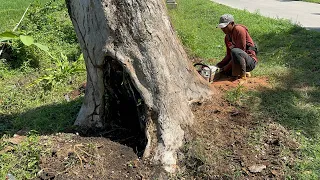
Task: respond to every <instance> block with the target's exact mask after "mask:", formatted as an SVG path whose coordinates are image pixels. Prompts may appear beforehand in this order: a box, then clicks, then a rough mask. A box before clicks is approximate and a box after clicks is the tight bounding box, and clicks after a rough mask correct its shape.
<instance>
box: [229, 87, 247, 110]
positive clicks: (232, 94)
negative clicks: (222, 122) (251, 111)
mask: <svg viewBox="0 0 320 180" xmlns="http://www.w3.org/2000/svg"><path fill="white" fill-rule="evenodd" d="M244 88H245V87H244V86H243V85H238V86H237V87H236V88H234V89H231V90H229V91H227V92H226V94H225V98H226V100H227V101H229V103H231V104H233V105H238V106H241V105H242V104H243V103H242V101H243V99H244V97H245V89H244Z"/></svg>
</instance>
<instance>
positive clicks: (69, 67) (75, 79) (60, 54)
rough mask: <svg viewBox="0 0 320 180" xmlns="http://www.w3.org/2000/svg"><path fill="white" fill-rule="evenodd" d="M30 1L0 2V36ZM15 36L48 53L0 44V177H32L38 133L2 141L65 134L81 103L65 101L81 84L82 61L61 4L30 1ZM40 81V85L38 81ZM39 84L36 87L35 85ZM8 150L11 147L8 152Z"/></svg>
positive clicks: (17, 44)
mask: <svg viewBox="0 0 320 180" xmlns="http://www.w3.org/2000/svg"><path fill="white" fill-rule="evenodd" d="M30 2H31V0H26V1H25V0H16V1H14V2H12V1H6V0H0V4H1V7H2V8H1V11H2V13H1V14H2V15H3V16H1V17H0V22H1V28H0V30H1V32H3V31H5V30H12V29H13V27H14V26H15V25H16V23H17V22H18V21H19V20H20V17H21V16H22V14H23V12H24V10H25V9H26V8H27V6H28V5H29V4H30ZM17 32H18V33H22V34H25V35H29V36H32V37H33V38H34V39H35V41H36V42H39V43H41V44H43V45H46V46H48V48H49V53H50V54H51V56H52V57H53V58H52V57H50V55H49V54H48V53H47V52H44V51H41V50H40V49H38V48H37V47H35V46H28V47H27V46H24V45H23V44H22V43H21V42H19V41H12V42H9V43H10V45H8V44H6V45H5V44H0V47H1V46H2V47H4V52H3V53H2V56H1V57H0V87H1V88H0V135H1V136H2V135H4V134H5V136H4V137H3V138H2V139H1V141H0V151H1V153H0V162H1V163H0V179H5V175H6V174H7V173H12V174H14V176H16V178H17V179H32V178H33V177H35V175H36V173H37V171H38V160H39V155H40V153H41V152H42V150H41V149H40V148H39V147H38V146H37V142H38V138H37V135H32V136H28V138H27V139H26V140H25V141H24V142H22V143H21V144H18V145H12V144H10V143H8V142H7V141H5V139H7V138H8V136H10V134H11V135H12V134H13V133H15V132H17V131H18V130H23V131H27V132H28V131H33V132H36V134H47V133H54V132H63V131H68V130H69V129H70V128H72V124H73V122H74V120H75V118H76V115H77V113H78V111H79V109H80V106H81V103H82V99H81V98H76V99H73V98H72V97H71V96H70V97H67V95H68V93H70V91H72V90H74V89H77V88H79V86H80V85H81V84H82V83H83V82H84V81H85V78H86V73H85V71H83V70H82V71H79V69H84V68H85V67H84V61H83V60H81V59H79V60H78V58H79V57H80V53H81V52H80V48H79V46H78V43H77V38H76V35H75V32H74V30H73V26H72V23H71V21H70V19H69V16H68V13H67V9H66V7H65V4H64V0H52V1H49V0H47V1H33V3H32V5H31V6H30V9H29V11H28V13H27V14H26V16H25V18H24V19H23V21H22V23H21V25H20V26H19V28H18V29H17ZM41 79H42V81H40V80H41ZM37 80H39V83H35V82H36V81H37ZM8 147H9V148H10V149H8Z"/></svg>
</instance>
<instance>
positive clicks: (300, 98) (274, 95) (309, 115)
mask: <svg viewBox="0 0 320 180" xmlns="http://www.w3.org/2000/svg"><path fill="white" fill-rule="evenodd" d="M30 2H31V1H29V0H24V1H22V0H15V1H14V2H13V1H12V2H11V1H7V0H0V7H1V10H2V13H1V14H2V16H1V17H0V23H1V27H0V30H1V31H4V30H12V29H13V27H14V26H15V24H16V23H17V22H18V21H19V19H20V17H21V15H22V14H23V12H24V10H25V8H26V7H27V6H28V5H29V3H30ZM63 2H64V1H63V0H56V1H51V3H47V4H46V5H44V2H43V1H41V3H39V2H38V3H36V4H35V5H33V6H32V7H31V8H30V11H29V12H28V14H27V15H26V18H25V19H24V21H23V22H22V24H21V26H20V29H18V30H19V31H21V32H23V33H25V34H28V35H32V36H33V37H34V38H35V39H36V41H37V42H39V43H42V44H45V45H47V46H48V47H49V48H50V52H51V53H52V54H53V56H55V57H58V56H59V54H60V53H61V52H62V53H63V54H65V55H66V56H67V57H68V59H69V60H70V61H72V62H76V64H77V66H79V67H84V63H83V62H77V61H75V60H76V59H77V58H78V56H79V55H80V49H79V46H78V43H77V39H76V37H75V33H74V31H73V27H72V24H71V21H70V20H69V18H68V15H67V11H66V8H65V7H64V4H63ZM224 13H231V14H234V16H235V19H236V22H237V23H241V24H245V25H247V27H248V28H249V32H250V33H251V35H252V37H253V39H254V40H255V41H256V42H257V43H258V45H259V49H260V54H259V59H260V62H259V65H258V67H257V68H256V69H255V70H254V72H253V74H254V76H267V77H269V78H270V79H271V81H272V85H273V88H270V89H266V90H263V91H259V92H250V93H249V94H248V95H249V96H252V97H254V98H256V99H259V100H257V101H256V103H255V104H254V105H253V108H252V110H253V111H255V112H256V113H255V116H256V118H257V119H267V118H272V119H273V120H274V121H276V122H278V123H281V124H282V125H283V126H285V127H287V128H288V129H290V130H291V131H292V135H293V136H296V138H297V139H298V140H299V141H300V142H301V143H302V147H301V150H300V157H301V160H299V163H298V164H297V165H296V167H295V169H294V172H293V174H290V175H292V177H297V178H299V179H317V178H319V177H320V171H319V169H320V136H319V135H320V118H319V117H320V114H319V112H320V101H319V99H320V88H319V86H320V81H319V79H320V71H319V69H320V62H319V60H318V57H319V56H320V49H319V47H320V33H319V32H313V31H307V30H305V29H303V28H301V27H298V26H295V25H292V24H290V23H289V21H285V20H274V19H270V18H264V17H262V16H260V15H259V14H258V13H257V14H250V13H248V12H246V11H240V10H235V9H231V8H228V7H226V6H222V5H218V4H215V3H212V2H211V1H209V0H197V1H194V0H183V1H178V9H176V10H172V11H170V15H171V17H172V22H173V24H174V27H175V29H176V30H177V33H178V35H179V37H180V38H181V41H182V42H183V44H184V45H185V46H186V48H187V49H188V50H189V53H190V54H191V55H193V56H197V57H200V58H203V59H206V60H207V61H208V62H210V63H217V62H218V61H219V60H220V59H222V58H223V56H224V51H225V49H224V44H223V36H224V34H223V33H222V31H221V30H219V29H216V28H215V27H216V24H217V22H218V18H219V16H220V15H222V14H224ZM11 19H12V20H11ZM9 50H10V51H9V52H11V54H13V55H12V56H11V57H9V58H4V59H1V61H0V87H1V88H0V135H2V134H5V133H8V134H12V133H14V132H16V131H17V130H20V129H26V130H36V131H37V132H38V133H40V134H47V133H54V132H61V131H66V130H68V128H71V127H72V123H73V122H74V120H75V117H76V114H77V112H78V111H79V108H80V105H81V98H79V99H76V100H74V101H70V102H67V101H66V100H65V99H64V94H66V93H68V92H70V91H71V90H72V89H75V88H77V87H78V86H79V84H80V83H81V82H83V81H85V73H80V74H78V75H77V76H71V77H70V78H68V79H63V80H62V82H61V83H60V84H57V85H56V86H55V87H54V88H53V89H52V90H51V91H46V90H45V89H44V88H43V87H41V86H33V87H28V86H29V85H30V83H32V82H34V81H35V80H36V79H38V78H39V77H42V76H44V75H46V73H50V72H48V71H46V69H47V68H57V65H56V64H55V62H54V61H53V60H52V59H51V58H50V57H49V56H48V55H47V54H46V53H44V52H41V51H40V50H38V49H37V48H35V47H23V46H22V45H21V43H19V42H14V43H13V44H12V47H11V49H9ZM240 95H241V93H240V94H239V92H237V91H234V92H230V95H229V97H231V98H233V99H231V100H234V101H235V102H236V101H238V100H239V98H241V97H240ZM246 98H247V97H246ZM32 141H33V140H32ZM34 142H36V140H35V141H34ZM31 144H32V143H31ZM3 146H4V145H3V144H0V147H1V149H2V148H3ZM23 148H26V149H27V148H28V145H24V147H23ZM23 148H22V149H23ZM29 148H30V149H33V148H32V147H31V146H30V147H29ZM19 152H20V151H17V153H16V154H7V153H6V154H4V155H0V158H1V161H0V162H1V163H6V165H2V166H1V169H0V172H1V176H3V175H4V174H6V173H8V172H11V171H14V172H16V171H15V170H14V169H13V168H14V167H15V165H10V161H12V162H13V160H14V159H19V158H16V157H20V156H16V155H19ZM33 152H37V153H38V152H39V151H38V150H37V149H34V151H33ZM4 156H6V157H9V156H12V157H10V158H6V157H4ZM13 156H14V157H13ZM36 157H37V155H34V154H33V155H32V156H30V159H33V158H36ZM32 170H37V169H36V168H34V167H33V168H32ZM32 170H30V172H32V173H31V174H32V175H31V176H34V175H35V174H34V171H32ZM290 175H288V177H289V176H290ZM26 177H29V175H24V177H22V176H21V179H23V178H26ZM1 178H2V177H1ZM19 178H20V176H19Z"/></svg>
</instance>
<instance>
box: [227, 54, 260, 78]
mask: <svg viewBox="0 0 320 180" xmlns="http://www.w3.org/2000/svg"><path fill="white" fill-rule="evenodd" d="M231 61H232V76H245V73H246V72H250V71H252V70H253V69H254V68H255V67H256V61H255V60H254V59H253V58H252V57H250V56H249V55H248V54H247V53H246V52H244V51H243V50H242V49H239V48H233V49H231Z"/></svg>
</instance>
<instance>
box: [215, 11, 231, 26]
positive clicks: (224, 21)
mask: <svg viewBox="0 0 320 180" xmlns="http://www.w3.org/2000/svg"><path fill="white" fill-rule="evenodd" d="M231 22H234V18H233V16H232V15H231V14H224V15H222V16H221V17H220V20H219V24H218V26H217V28H225V27H226V26H228V24H230V23H231Z"/></svg>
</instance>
